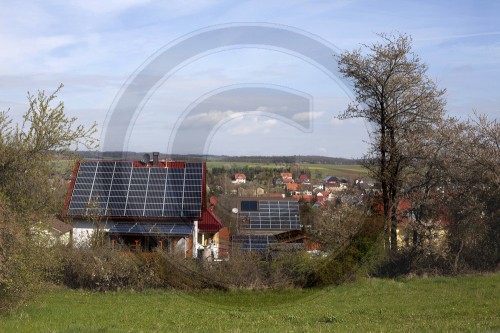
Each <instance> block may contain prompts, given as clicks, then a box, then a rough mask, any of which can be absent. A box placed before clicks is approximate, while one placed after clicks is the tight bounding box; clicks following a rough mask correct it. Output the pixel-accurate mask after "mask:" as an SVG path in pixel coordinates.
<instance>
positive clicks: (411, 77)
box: [338, 34, 445, 253]
mask: <svg viewBox="0 0 500 333" xmlns="http://www.w3.org/2000/svg"><path fill="white" fill-rule="evenodd" d="M379 37H380V38H381V40H382V42H376V43H374V44H372V45H364V46H363V48H360V49H357V50H354V51H351V52H349V51H347V52H344V53H342V54H341V55H340V56H339V58H338V62H339V71H340V72H341V73H342V74H343V75H344V77H346V78H348V79H351V80H352V81H353V84H354V92H355V95H356V98H355V102H353V103H351V104H350V105H349V106H348V108H347V109H346V110H345V111H344V112H343V113H342V114H341V115H340V116H339V118H340V119H347V118H364V119H366V120H367V121H368V122H369V123H370V124H371V125H372V130H371V132H370V148H369V151H368V153H367V154H366V155H365V158H364V166H365V167H367V168H368V170H369V171H370V173H371V176H372V177H374V178H376V179H377V180H378V181H380V183H381V185H382V193H381V195H382V202H383V214H384V216H385V219H386V227H385V230H386V242H385V244H386V249H387V250H388V251H389V249H390V250H391V252H392V253H396V251H397V233H396V227H397V219H396V211H397V207H398V201H399V200H400V198H401V194H402V190H403V187H404V185H405V183H404V182H405V172H406V171H407V170H408V169H409V168H410V167H411V166H412V165H413V164H414V160H415V158H417V156H415V153H417V152H418V150H415V149H413V146H414V144H415V140H423V141H425V138H426V135H427V134H428V133H429V131H431V130H432V127H433V126H434V124H436V123H438V122H439V121H440V119H441V118H442V117H443V115H444V105H445V100H444V98H443V95H444V92H445V91H444V90H440V89H438V88H437V86H436V84H435V83H434V81H432V80H431V79H430V78H429V77H428V76H427V74H426V72H427V66H426V65H425V64H424V63H422V62H421V60H420V58H419V57H418V56H417V55H416V54H415V53H414V52H413V51H412V40H411V37H410V36H407V35H403V34H400V35H397V36H394V35H388V34H380V35H379Z"/></svg>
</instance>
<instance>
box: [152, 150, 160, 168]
mask: <svg viewBox="0 0 500 333" xmlns="http://www.w3.org/2000/svg"><path fill="white" fill-rule="evenodd" d="M159 155H160V153H159V152H156V151H155V152H153V166H154V167H157V166H158V156H159Z"/></svg>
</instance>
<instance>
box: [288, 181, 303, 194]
mask: <svg viewBox="0 0 500 333" xmlns="http://www.w3.org/2000/svg"><path fill="white" fill-rule="evenodd" d="M299 189H300V186H299V184H297V183H290V184H286V190H287V191H288V192H290V193H292V195H295V194H300V191H299Z"/></svg>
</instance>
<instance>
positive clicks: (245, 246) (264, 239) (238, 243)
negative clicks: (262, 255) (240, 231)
mask: <svg viewBox="0 0 500 333" xmlns="http://www.w3.org/2000/svg"><path fill="white" fill-rule="evenodd" d="M277 242H278V241H277V240H276V237H274V236H273V235H236V236H233V237H232V243H233V247H234V248H240V249H241V250H243V251H253V252H265V251H268V250H269V244H273V243H277Z"/></svg>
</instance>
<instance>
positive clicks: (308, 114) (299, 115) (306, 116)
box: [292, 111, 325, 122]
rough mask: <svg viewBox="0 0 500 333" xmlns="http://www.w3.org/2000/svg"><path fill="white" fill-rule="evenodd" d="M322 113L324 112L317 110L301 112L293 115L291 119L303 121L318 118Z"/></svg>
mask: <svg viewBox="0 0 500 333" xmlns="http://www.w3.org/2000/svg"><path fill="white" fill-rule="evenodd" d="M324 114H325V113H324V112H319V111H316V112H313V111H309V112H301V113H297V114H295V115H293V117H292V119H293V120H295V121H298V122H303V121H308V120H313V119H318V118H320V117H321V116H323V115H324Z"/></svg>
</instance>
